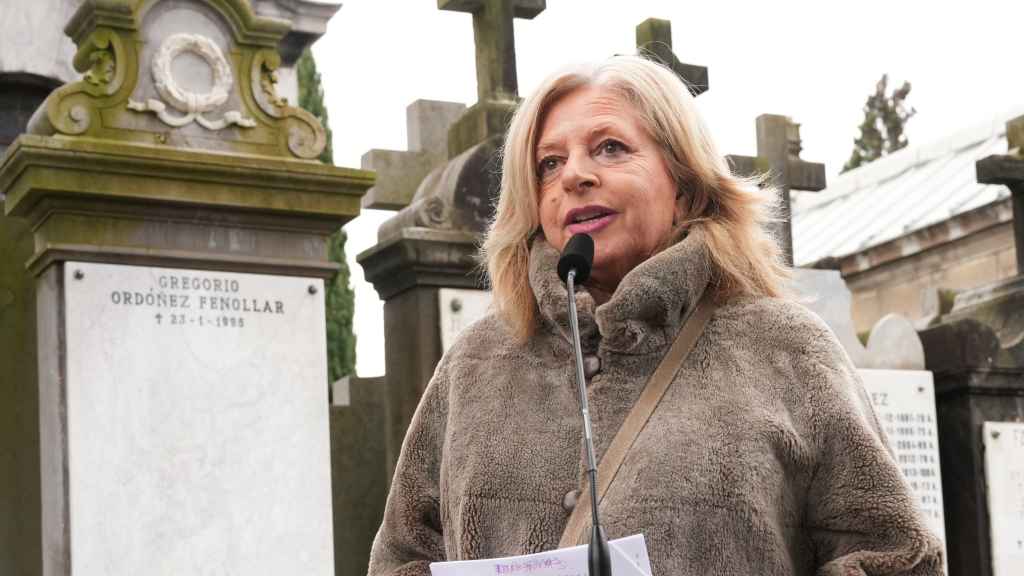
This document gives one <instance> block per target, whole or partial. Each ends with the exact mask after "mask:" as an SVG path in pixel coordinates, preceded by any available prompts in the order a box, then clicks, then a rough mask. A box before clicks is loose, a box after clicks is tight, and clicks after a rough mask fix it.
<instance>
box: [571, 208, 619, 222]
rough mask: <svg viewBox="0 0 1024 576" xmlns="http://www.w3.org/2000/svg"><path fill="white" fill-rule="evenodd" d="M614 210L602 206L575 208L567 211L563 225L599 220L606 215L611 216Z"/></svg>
mask: <svg viewBox="0 0 1024 576" xmlns="http://www.w3.org/2000/svg"><path fill="white" fill-rule="evenodd" d="M614 213H615V212H614V211H613V210H611V209H609V208H605V207H604V206H585V207H583V208H575V209H573V210H570V211H569V214H567V215H566V217H565V225H566V226H571V225H573V224H580V223H583V222H593V221H595V220H600V219H601V218H604V217H606V216H611V215H612V214H614Z"/></svg>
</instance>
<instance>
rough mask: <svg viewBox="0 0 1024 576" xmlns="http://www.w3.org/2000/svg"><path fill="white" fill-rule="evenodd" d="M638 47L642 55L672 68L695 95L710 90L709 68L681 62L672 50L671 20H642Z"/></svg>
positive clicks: (638, 34)
mask: <svg viewBox="0 0 1024 576" xmlns="http://www.w3.org/2000/svg"><path fill="white" fill-rule="evenodd" d="M636 49H637V52H638V53H639V54H640V55H641V56H644V57H645V58H650V59H652V60H655V61H657V62H661V63H662V64H665V65H666V66H668V67H669V68H671V69H672V71H673V72H675V73H676V76H679V78H681V79H682V80H683V82H686V85H687V86H689V87H690V92H692V93H693V95H694V96H699V95H701V94H703V93H705V92H707V91H708V87H709V85H708V69H707V68H706V67H704V66H697V65H694V64H685V63H683V62H680V61H679V58H677V57H676V55H675V53H674V52H673V51H672V22H670V21H669V20H661V19H658V18H648V19H647V20H644V21H643V22H641V23H640V25H638V26H637V27H636Z"/></svg>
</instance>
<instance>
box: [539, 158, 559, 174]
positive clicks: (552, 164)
mask: <svg viewBox="0 0 1024 576" xmlns="http://www.w3.org/2000/svg"><path fill="white" fill-rule="evenodd" d="M557 168H558V158H555V157H554V156H548V157H547V158H544V159H542V160H541V161H540V163H538V164H537V175H538V176H540V177H541V178H544V177H545V176H546V175H548V174H550V173H551V172H552V171H553V170H555V169H557Z"/></svg>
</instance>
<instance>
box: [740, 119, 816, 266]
mask: <svg viewBox="0 0 1024 576" xmlns="http://www.w3.org/2000/svg"><path fill="white" fill-rule="evenodd" d="M802 149H803V146H802V145H801V140H800V125H799V124H797V123H795V122H793V121H792V120H791V119H789V118H788V117H786V116H780V115H778V114H762V115H760V116H758V117H757V156H736V155H730V156H727V158H728V160H729V163H730V164H731V165H732V167H733V170H734V171H735V172H736V173H737V174H741V175H743V176H758V175H762V174H769V175H770V176H769V178H770V182H771V183H772V184H773V185H774V186H775V188H776V190H778V192H779V195H780V198H779V203H778V219H779V220H778V222H776V223H775V225H773V226H771V230H772V233H773V234H774V236H775V238H776V240H777V241H778V242H779V245H780V246H781V248H782V251H783V256H784V257H785V260H786V263H787V264H789V265H791V266H792V264H793V229H792V220H793V214H792V210H791V207H790V201H789V193H790V190H806V191H811V192H817V191H820V190H824V189H825V165H824V164H819V163H813V162H807V161H804V160H801V159H800V151H801V150H802Z"/></svg>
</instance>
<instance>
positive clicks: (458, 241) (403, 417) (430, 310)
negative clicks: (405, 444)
mask: <svg viewBox="0 0 1024 576" xmlns="http://www.w3.org/2000/svg"><path fill="white" fill-rule="evenodd" d="M476 243H477V237H476V236H475V235H473V234H470V233H467V232H458V231H450V230H434V229H430V228H405V229H402V230H400V231H399V232H398V233H397V234H395V235H394V236H392V237H390V238H387V239H385V240H383V241H382V242H381V243H380V244H378V245H377V246H374V247H373V248H371V249H369V250H367V251H366V252H363V253H362V254H360V255H359V258H358V260H359V263H360V264H361V265H362V266H363V271H364V274H365V276H366V280H367V281H368V282H371V283H373V285H374V287H375V288H376V289H377V292H378V293H379V294H380V297H381V299H382V300H384V332H385V333H386V334H387V335H388V337H387V340H386V341H385V348H384V362H385V368H386V374H385V377H384V378H385V384H386V388H387V392H386V398H387V411H386V416H385V429H386V433H385V436H386V447H387V463H388V464H387V469H386V476H385V478H387V479H388V480H389V481H390V478H391V476H392V474H393V471H394V466H395V463H396V462H397V460H398V454H399V452H400V450H401V448H402V440H403V439H404V438H405V431H406V429H407V428H408V426H409V421H410V420H411V419H412V415H413V413H415V411H416V406H417V405H418V404H419V401H420V396H422V394H423V390H424V389H425V388H426V386H427V384H428V383H429V382H430V377H431V376H432V375H433V374H434V367H435V366H436V365H437V362H438V361H439V360H440V359H441V355H442V353H443V352H444V350H443V347H442V345H441V322H440V308H439V305H438V290H439V289H440V288H482V285H481V282H482V276H481V274H480V272H479V271H478V268H477V262H476V254H477V248H476V246H477V244H476Z"/></svg>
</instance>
